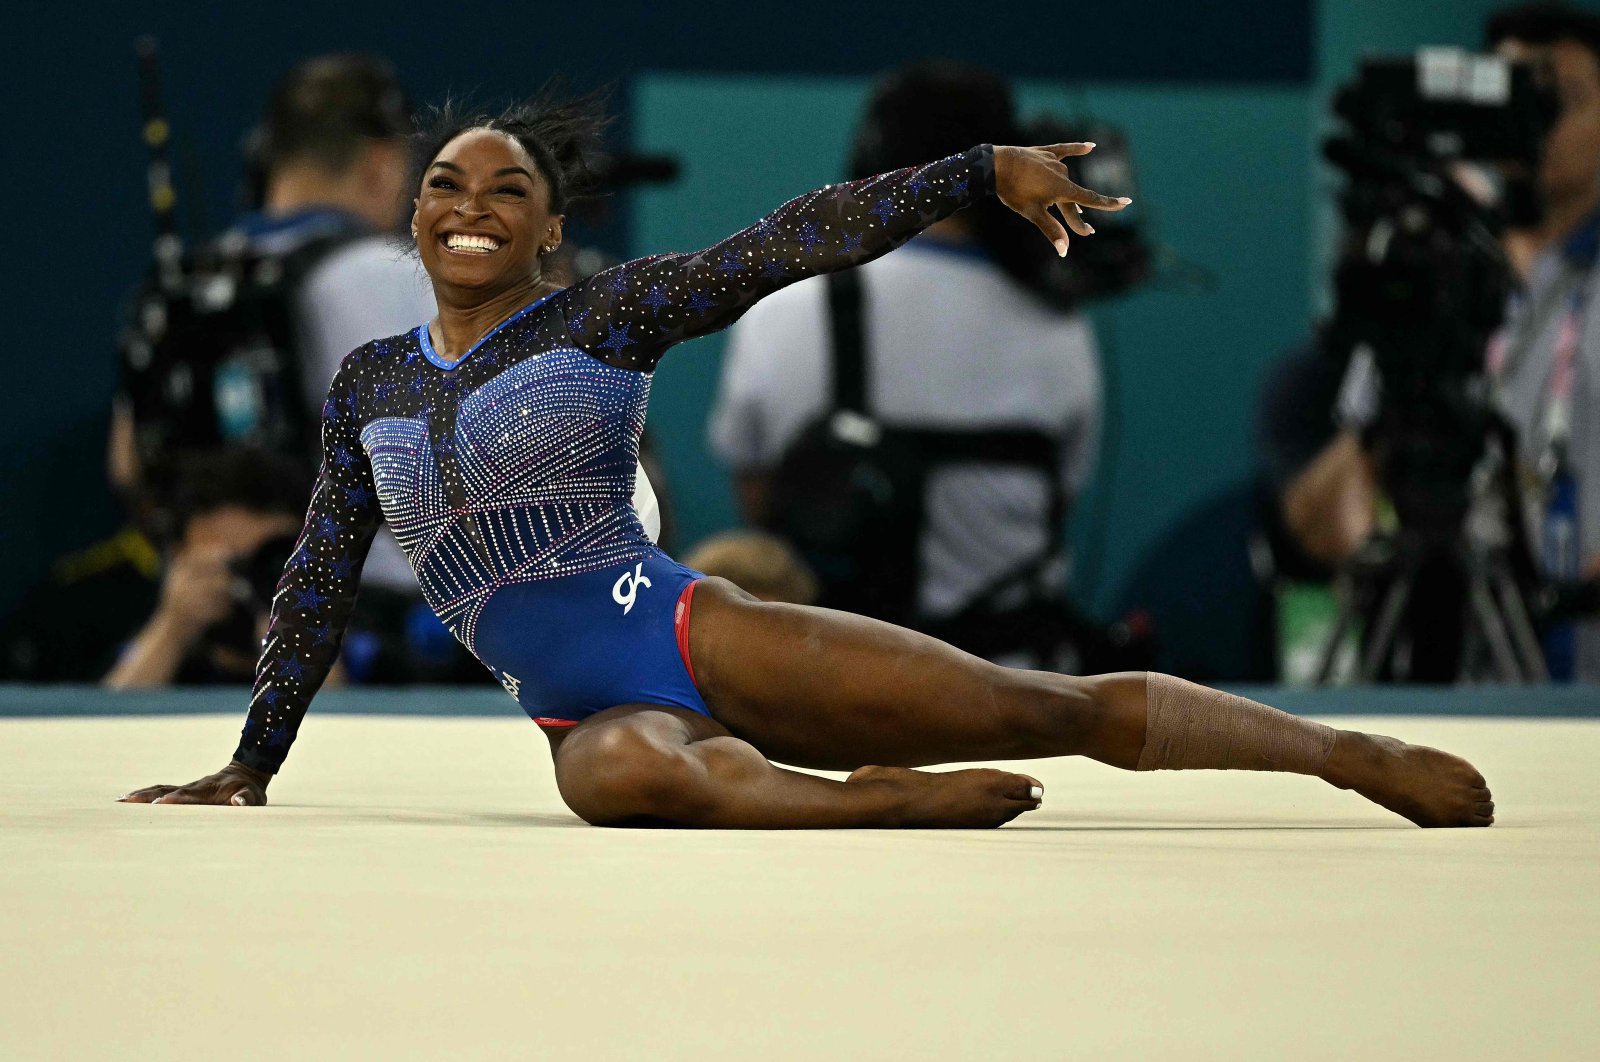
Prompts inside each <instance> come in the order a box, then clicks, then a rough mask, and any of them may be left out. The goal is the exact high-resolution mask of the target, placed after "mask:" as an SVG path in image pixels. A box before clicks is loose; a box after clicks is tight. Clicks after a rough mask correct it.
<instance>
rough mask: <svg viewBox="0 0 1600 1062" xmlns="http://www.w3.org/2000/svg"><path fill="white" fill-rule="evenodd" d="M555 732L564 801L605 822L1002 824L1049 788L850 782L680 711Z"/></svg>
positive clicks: (993, 780) (959, 776)
mask: <svg viewBox="0 0 1600 1062" xmlns="http://www.w3.org/2000/svg"><path fill="white" fill-rule="evenodd" d="M546 733H547V734H548V735H549V737H550V744H551V749H552V753H553V756H554V759H555V767H556V786H557V788H559V789H560V791H561V797H562V799H563V800H565V801H566V803H567V806H568V807H570V808H571V809H572V810H573V811H574V812H576V813H577V815H578V816H579V817H580V818H582V819H583V820H584V821H586V822H588V823H590V824H591V825H595V826H687V827H702V828H708V829H807V828H809V829H829V828H847V827H869V826H958V827H959V826H967V827H983V826H999V825H1001V824H1002V823H1004V822H1007V821H1009V820H1011V819H1013V818H1015V817H1016V816H1018V815H1020V814H1022V813H1023V812H1024V811H1029V810H1032V809H1033V808H1036V807H1038V806H1039V798H1040V795H1041V793H1042V790H1041V789H1040V788H1039V783H1038V780H1037V779H1034V778H1029V777H1028V776H1026V775H1019V774H1011V773H1008V772H1005V771H994V770H985V769H979V770H968V771H953V772H950V773H948V774H943V775H938V776H932V775H925V776H922V777H924V778H929V779H933V778H937V782H936V784H925V785H922V786H919V787H915V788H914V789H913V790H910V791H908V789H907V787H905V786H902V785H896V784H888V785H883V784H872V774H873V769H872V768H868V769H866V770H865V771H861V772H857V776H855V777H852V779H851V781H848V782H836V781H832V780H831V779H827V778H818V777H816V776H815V775H810V774H802V773H800V772H798V771H786V770H783V769H782V768H780V767H775V766H773V765H772V764H771V763H770V762H768V761H767V758H766V757H765V756H763V755H762V754H761V753H760V752H758V751H756V749H755V747H754V746H752V745H750V744H749V743H748V742H745V741H741V740H739V739H738V738H736V737H733V736H732V735H731V734H729V733H728V730H727V728H726V727H724V726H722V725H721V724H720V723H718V722H716V720H714V719H711V718H708V717H707V716H704V715H701V714H700V713H698V712H691V711H687V710H684V709H681V708H665V707H657V706H654V705H645V704H633V705H620V706H618V707H615V708H608V709H606V710H605V711H603V712H598V713H596V714H595V715H592V716H590V717H589V718H588V719H585V720H584V721H583V722H582V723H580V724H578V725H577V726H576V727H573V728H572V729H571V730H566V731H557V730H550V731H546Z"/></svg>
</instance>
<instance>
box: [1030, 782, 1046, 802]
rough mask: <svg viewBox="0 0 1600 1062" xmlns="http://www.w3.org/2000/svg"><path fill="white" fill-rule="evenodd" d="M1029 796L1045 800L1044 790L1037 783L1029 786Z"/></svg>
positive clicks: (1033, 798) (1031, 798)
mask: <svg viewBox="0 0 1600 1062" xmlns="http://www.w3.org/2000/svg"><path fill="white" fill-rule="evenodd" d="M1028 798H1029V799H1030V800H1043V799H1044V790H1043V789H1040V788H1039V787H1038V786H1036V785H1030V786H1029V787H1028Z"/></svg>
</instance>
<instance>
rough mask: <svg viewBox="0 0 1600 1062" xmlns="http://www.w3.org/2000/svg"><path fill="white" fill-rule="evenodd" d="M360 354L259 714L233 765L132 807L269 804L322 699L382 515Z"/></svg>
mask: <svg viewBox="0 0 1600 1062" xmlns="http://www.w3.org/2000/svg"><path fill="white" fill-rule="evenodd" d="M360 366H361V362H360V353H359V352H357V353H356V354H352V355H351V356H350V357H348V358H346V359H345V362H344V365H343V366H341V367H340V369H339V373H338V375H337V376H335V377H334V381H333V385H332V387H331V388H330V389H329V392H328V401H327V404H326V405H324V406H323V408H322V450H323V455H322V469H321V471H320V472H319V473H318V475H317V482H316V486H315V488H314V489H313V490H312V493H311V505H310V507H309V509H308V510H307V512H306V522H305V527H304V528H303V529H302V530H301V532H300V538H299V541H297V542H296V543H295V549H294V553H293V554H291V555H290V557H289V563H288V564H287V565H286V566H285V567H284V570H283V577H282V578H281V579H280V580H279V581H278V588H277V592H276V593H275V594H274V595H273V599H272V623H271V626H269V627H268V629H267V637H266V642H265V645H264V648H263V649H262V652H261V660H260V662H259V663H258V664H257V665H256V681H255V686H254V687H253V689H252V691H251V698H250V712H249V716H248V717H247V718H246V720H245V726H244V732H243V734H242V735H241V737H240V741H239V747H238V749H237V750H236V751H235V752H234V755H233V762H232V763H230V764H229V765H228V766H227V767H225V768H224V769H223V770H222V771H220V772H218V773H217V774H214V775H210V776H208V777H206V778H202V779H200V780H199V781H197V782H193V783H191V784H189V785H186V786H151V787H149V788H147V789H140V790H136V791H135V792H132V793H129V794H127V795H126V796H124V797H122V799H123V800H125V801H128V802H130V803H156V802H161V803H178V804H183V803H189V804H225V803H234V804H260V803H265V801H266V785H267V782H268V781H269V780H270V779H271V777H272V775H273V774H275V773H277V770H278V768H279V767H280V766H281V765H282V764H283V760H284V757H285V756H287V755H288V752H289V746H290V745H291V744H293V742H294V738H295V734H296V732H297V731H298V730H299V729H300V721H301V720H302V719H303V718H305V714H306V708H307V706H308V705H309V704H310V703H311V698H312V696H313V695H314V694H315V693H316V692H317V690H318V689H319V688H320V687H321V686H322V682H323V680H324V679H325V678H327V676H328V671H329V670H330V669H331V668H332V667H333V664H334V661H335V660H337V659H338V656H339V645H340V643H341V642H342V641H343V640H344V630H345V625H346V623H348V622H349V619H350V609H351V607H352V606H353V605H354V604H355V598H356V587H357V584H358V583H359V582H360V578H361V567H362V565H363V564H364V563H365V561H366V557H367V551H368V549H369V548H370V547H371V545H372V538H373V536H374V534H376V533H377V529H378V524H379V522H380V520H381V511H380V510H379V508H378V501H377V494H376V490H375V488H374V484H373V479H372V466H371V465H370V463H369V462H368V460H367V455H366V451H365V450H364V449H362V446H361V440H360V438H359V436H358V427H357V419H356V410H357V404H358V402H359V401H360V394H359V390H358V387H357V384H358V383H359V380H360V375H361V368H360Z"/></svg>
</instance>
